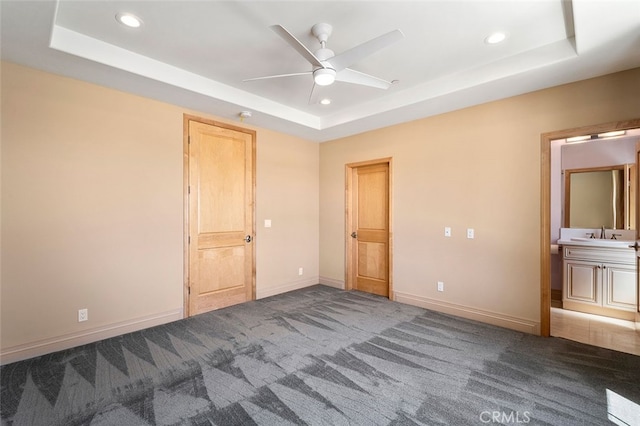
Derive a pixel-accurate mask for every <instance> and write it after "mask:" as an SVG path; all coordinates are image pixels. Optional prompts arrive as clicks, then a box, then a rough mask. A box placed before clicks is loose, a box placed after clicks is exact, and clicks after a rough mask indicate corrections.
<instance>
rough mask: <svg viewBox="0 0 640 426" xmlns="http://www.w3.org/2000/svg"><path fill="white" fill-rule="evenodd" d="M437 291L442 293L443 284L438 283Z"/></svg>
mask: <svg viewBox="0 0 640 426" xmlns="http://www.w3.org/2000/svg"><path fill="white" fill-rule="evenodd" d="M438 291H444V282H442V281H438Z"/></svg>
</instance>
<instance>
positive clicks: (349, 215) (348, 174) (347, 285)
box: [344, 157, 395, 300]
mask: <svg viewBox="0 0 640 426" xmlns="http://www.w3.org/2000/svg"><path fill="white" fill-rule="evenodd" d="M377 164H386V165H387V166H388V167H389V183H388V185H389V187H388V188H387V190H388V191H389V201H388V204H389V205H388V206H387V207H388V210H389V224H388V226H389V237H388V239H389V241H388V244H387V247H388V250H389V251H388V253H387V262H388V267H389V268H388V269H389V277H388V280H389V300H394V298H395V296H394V293H393V158H392V157H385V158H378V159H375V160H368V161H359V162H356V163H347V164H345V207H346V208H345V233H344V235H345V268H344V270H345V279H344V289H345V290H353V287H354V278H355V277H354V274H355V271H354V270H353V261H354V259H353V244H354V241H355V240H354V239H353V238H351V237H349V235H348V234H349V232H348V230H349V227H350V226H351V223H353V222H352V221H353V196H352V195H353V173H354V171H355V169H357V168H358V167H363V166H372V165H377Z"/></svg>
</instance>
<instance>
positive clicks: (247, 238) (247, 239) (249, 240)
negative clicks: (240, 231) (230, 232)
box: [244, 235, 253, 243]
mask: <svg viewBox="0 0 640 426" xmlns="http://www.w3.org/2000/svg"><path fill="white" fill-rule="evenodd" d="M252 239H253V238H251V235H247V236H246V237H244V240H245V241H246V242H247V243H250V242H251V240H252Z"/></svg>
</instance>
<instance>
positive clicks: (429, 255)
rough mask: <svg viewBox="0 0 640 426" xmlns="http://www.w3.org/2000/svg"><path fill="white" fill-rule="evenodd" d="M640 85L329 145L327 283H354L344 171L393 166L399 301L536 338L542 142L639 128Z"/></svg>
mask: <svg viewBox="0 0 640 426" xmlns="http://www.w3.org/2000/svg"><path fill="white" fill-rule="evenodd" d="M639 82H640V69H635V70H631V71H627V72H623V73H618V74H613V75H609V76H605V77H601V78H596V79H592V80H586V81H582V82H578V83H574V84H569V85H565V86H559V87H555V88H551V89H547V90H542V91H538V92H534V93H530V94H525V95H522V96H518V97H514V98H510V99H506V100H501V101H496V102H491V103H488V104H484V105H480V106H477V107H472V108H467V109H464V110H459V111H455V112H451V113H448V114H443V115H439V116H435V117H430V118H426V119H422V120H418V121H413V122H410V123H406V124H402V125H397V126H393V127H389V128H385V129H381V130H377V131H373V132H368V133H364V134H359V135H356V136H353V137H348V138H344V139H340V140H335V141H331V142H327V143H324V144H322V145H321V146H320V182H321V185H320V235H321V236H320V275H321V279H325V280H333V281H342V282H344V244H345V235H346V234H347V233H348V232H350V231H349V230H345V226H344V208H345V204H344V188H345V183H344V167H345V163H349V162H357V161H364V160H370V159H375V158H381V157H388V156H389V157H393V191H394V199H393V211H394V220H393V230H394V239H393V245H394V265H393V268H394V276H393V280H394V291H395V292H396V295H397V296H398V300H402V301H404V302H408V303H414V304H417V305H421V306H427V307H432V308H436V309H440V310H443V311H447V312H455V313H458V314H461V315H466V316H469V317H475V318H478V319H482V320H486V321H489V322H494V323H497V324H501V325H506V326H510V327H512V328H517V329H522V330H526V331H531V332H536V330H537V327H538V326H539V321H540V312H539V309H540V262H541V260H540V241H539V240H540V167H541V163H540V162H541V159H540V134H541V133H544V132H550V131H554V130H561V129H569V128H573V127H577V126H586V125H590V124H597V123H604V122H610V121H615V120H625V119H631V118H639V117H640V84H638V83H639ZM445 226H450V227H452V230H453V236H452V237H451V238H445V237H444V227H445ZM466 228H474V229H475V239H473V240H469V239H467V238H466ZM437 281H443V282H444V283H445V291H444V292H442V293H441V292H438V291H437V289H436V283H437Z"/></svg>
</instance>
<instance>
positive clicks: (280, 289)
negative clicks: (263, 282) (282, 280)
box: [256, 277, 318, 299]
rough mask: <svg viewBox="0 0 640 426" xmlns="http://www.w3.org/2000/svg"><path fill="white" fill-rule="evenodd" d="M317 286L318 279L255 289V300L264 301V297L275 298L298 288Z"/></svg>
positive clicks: (313, 278)
mask: <svg viewBox="0 0 640 426" xmlns="http://www.w3.org/2000/svg"><path fill="white" fill-rule="evenodd" d="M316 284H318V277H312V278H307V279H305V280H299V281H293V282H290V283H287V284H283V285H279V286H276V287H270V288H266V289H260V288H257V289H256V299H264V298H265V297H270V296H275V295H277V294H281V293H286V292H288V291H292V290H298V289H300V288H305V287H310V286H312V285H316Z"/></svg>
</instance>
